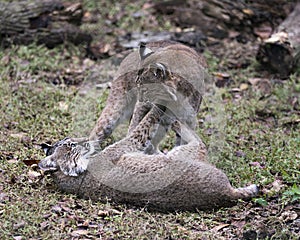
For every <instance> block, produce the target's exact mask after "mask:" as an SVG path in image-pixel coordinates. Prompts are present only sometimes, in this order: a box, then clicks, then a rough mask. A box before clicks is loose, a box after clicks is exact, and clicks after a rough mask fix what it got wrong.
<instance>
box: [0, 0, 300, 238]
mask: <svg viewBox="0 0 300 240" xmlns="http://www.w3.org/2000/svg"><path fill="white" fill-rule="evenodd" d="M107 4H109V3H107ZM140 4H142V3H140ZM138 6H140V5H138ZM90 8H91V9H93V6H92V5H91V6H90ZM127 8H129V9H127V10H126V11H127V12H126V14H125V15H124V16H123V17H122V18H121V19H120V20H118V21H119V23H118V24H119V25H120V26H121V27H122V28H123V27H124V28H126V27H127V26H128V25H131V24H132V22H131V20H130V17H129V16H130V13H133V12H136V11H137V6H134V5H133V4H131V5H128V6H127ZM113 11H115V12H113ZM128 12H129V13H128ZM105 14H107V15H109V14H110V15H111V16H114V15H115V14H116V9H110V8H109V9H107V13H105ZM132 26H133V25H132ZM205 55H206V57H207V58H208V60H209V65H210V66H211V68H210V70H211V71H217V70H218V64H219V62H218V59H216V58H214V57H213V56H212V55H211V54H210V53H209V52H206V53H205ZM84 60H85V58H84V55H83V53H82V51H80V47H79V48H78V47H74V46H72V45H68V44H66V45H63V46H60V47H57V48H55V49H51V50H49V49H47V48H45V47H43V46H37V45H35V44H32V45H29V46H12V47H10V48H9V49H5V50H3V49H2V50H0V110H1V115H0V224H1V227H0V237H1V239H72V238H74V239H95V238H98V239H100V238H103V239H132V238H135V239H256V238H258V239H298V234H299V222H297V220H296V218H297V216H299V199H300V193H299V173H300V172H299V166H300V152H299V149H300V131H299V117H300V116H299V111H300V110H299V103H300V98H299V95H300V77H299V74H295V75H292V76H291V77H290V79H288V80H286V81H280V82H279V83H277V82H274V83H272V91H271V94H269V95H264V94H263V93H260V92H258V91H257V90H256V89H255V88H254V87H253V86H251V85H249V87H248V88H247V89H245V90H242V91H239V92H234V91H232V89H233V88H238V87H239V86H240V84H241V83H245V82H247V79H249V78H250V77H254V76H259V73H257V71H256V68H255V63H254V64H253V65H251V66H249V67H248V68H246V69H241V70H239V71H237V70H234V69H233V70H228V73H229V74H230V76H233V81H232V82H233V83H232V85H231V86H229V87H226V88H223V89H221V90H220V91H221V96H222V99H221V101H222V102H223V103H224V105H223V106H224V110H225V113H226V114H225V115H222V114H221V115H220V114H219V112H218V109H217V108H216V106H215V105H214V103H213V102H212V101H210V99H206V101H205V104H204V105H203V106H202V111H201V112H200V114H199V122H200V123H201V124H200V128H199V135H201V136H202V138H203V139H204V140H205V142H206V143H207V144H208V145H209V146H211V147H219V146H218V145H217V144H218V142H214V141H215V140H216V139H217V138H214V137H213V136H214V135H213V134H211V133H214V132H215V130H218V128H217V126H216V124H215V123H214V122H210V121H209V119H212V116H213V114H217V117H221V120H222V121H223V122H224V123H225V124H224V134H223V135H222V139H221V141H222V147H220V148H219V149H220V152H219V153H218V154H217V157H218V158H217V159H216V160H215V164H216V165H217V166H218V167H219V168H221V169H223V170H224V172H225V173H226V174H227V175H228V177H229V179H230V181H231V182H232V184H233V185H234V186H236V187H240V186H243V185H246V184H249V183H257V184H259V185H260V190H261V193H260V195H259V196H258V197H257V198H255V199H253V200H252V201H249V202H243V201H241V202H239V203H238V205H237V206H234V207H232V208H227V209H220V210H216V211H210V212H203V211H196V212H176V213H168V214H163V213H158V212H148V211H147V209H142V208H134V207H132V206H126V205H117V204H115V203H111V202H109V201H103V202H92V201H89V200H83V199H79V198H77V197H76V196H74V195H68V194H64V193H61V192H59V191H57V190H56V189H55V188H54V187H53V182H52V180H51V178H49V177H47V176H41V175H39V172H38V171H35V170H36V169H35V168H34V167H29V166H27V165H26V164H24V161H33V162H35V161H37V160H40V159H41V158H43V157H44V154H43V152H42V150H41V149H40V147H39V144H40V143H42V142H45V141H51V142H54V141H57V140H59V139H62V138H64V137H65V136H68V135H74V134H75V133H76V132H77V133H78V129H80V130H81V131H82V132H88V131H89V129H90V128H91V127H92V124H93V123H94V122H95V120H96V116H97V115H98V114H99V112H100V111H101V110H102V109H103V107H104V104H105V100H106V97H107V91H104V92H103V91H100V94H99V97H97V96H92V97H91V99H87V98H84V97H83V96H82V95H80V94H79V90H80V84H81V83H82V82H84V80H85V79H86V76H87V75H88V73H89V72H88V71H89V70H88V69H86V68H85V67H84ZM105 61H109V60H103V61H101V62H97V63H96V64H97V65H102V64H105ZM78 70H82V71H78ZM101 71H103V75H104V76H105V75H107V73H106V72H105V71H107V69H104V68H103V69H101ZM74 79H75V80H76V81H75V80H74ZM95 95H97V92H96V93H95ZM85 107H86V108H87V109H88V110H89V111H87V112H85V111H84V108H85ZM79 110H80V111H83V112H84V114H83V116H87V117H89V118H90V120H89V121H87V122H88V123H87V122H84V120H83V119H81V118H75V119H77V120H78V119H79V120H80V121H82V122H80V123H74V112H75V111H79ZM218 114H219V116H218ZM82 128H84V130H82ZM215 128H216V129H215ZM169 142H171V140H170V139H168V140H167V141H166V143H165V147H168V146H169V145H168V144H169ZM297 224H298V225H297Z"/></svg>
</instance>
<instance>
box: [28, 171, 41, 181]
mask: <svg viewBox="0 0 300 240" xmlns="http://www.w3.org/2000/svg"><path fill="white" fill-rule="evenodd" d="M27 175H28V177H29V178H31V179H36V178H39V177H40V176H42V174H41V173H40V172H36V171H33V170H29V171H28V173H27Z"/></svg>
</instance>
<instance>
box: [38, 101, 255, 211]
mask: <svg viewBox="0 0 300 240" xmlns="http://www.w3.org/2000/svg"><path fill="white" fill-rule="evenodd" d="M163 114H164V112H163V111H162V110H161V109H160V108H159V107H153V108H152V109H151V110H150V111H149V112H148V113H147V114H146V116H145V117H144V118H143V119H142V121H141V122H140V123H139V124H138V125H137V127H136V128H134V129H133V130H132V132H130V133H129V134H128V136H127V137H125V138H124V139H122V140H120V141H118V142H116V143H114V144H112V145H110V146H108V147H107V148H105V149H104V150H103V151H101V152H99V153H97V154H95V155H90V154H89V149H86V148H85V147H83V146H80V145H79V144H77V143H76V142H72V140H71V139H65V140H63V141H61V142H60V143H59V144H57V146H56V148H55V149H54V150H53V153H52V154H51V155H49V156H47V157H46V158H45V159H43V160H41V162H40V163H39V166H40V168H42V169H45V170H53V171H54V172H53V175H54V178H55V181H56V183H57V184H58V186H59V188H60V189H61V190H63V191H66V192H68V193H74V194H78V195H79V196H81V197H85V198H91V199H94V200H101V199H102V200H105V199H107V198H109V199H111V200H113V201H115V202H121V203H130V204H135V205H137V206H145V205H148V206H149V208H154V209H157V210H162V211H172V210H179V209H181V210H195V209H212V208H217V207H221V206H229V205H232V204H233V203H234V202H236V201H237V200H238V199H248V198H251V197H253V196H255V195H256V194H257V187H256V185H250V186H248V187H245V188H237V189H235V188H233V187H232V186H231V185H230V183H229V180H228V178H227V176H226V175H225V174H224V173H223V172H222V171H221V170H219V169H217V168H216V167H214V166H213V165H211V164H210V163H208V162H207V161H206V148H205V145H204V144H203V143H202V141H201V140H200V139H199V138H198V137H197V135H196V134H195V133H194V131H193V130H191V129H189V128H188V127H186V126H185V125H183V124H181V123H179V122H178V121H176V123H177V124H173V126H174V128H175V130H176V131H177V133H178V134H179V135H180V136H181V137H182V138H183V139H184V140H185V141H186V142H187V144H186V145H181V146H177V147H175V148H174V149H172V150H171V151H170V152H169V153H168V154H166V155H165V154H162V153H159V154H155V155H146V154H144V153H143V151H144V149H145V148H147V147H148V145H149V144H151V138H152V136H153V134H154V133H155V132H156V126H157V123H159V121H160V119H161V116H162V115H163Z"/></svg>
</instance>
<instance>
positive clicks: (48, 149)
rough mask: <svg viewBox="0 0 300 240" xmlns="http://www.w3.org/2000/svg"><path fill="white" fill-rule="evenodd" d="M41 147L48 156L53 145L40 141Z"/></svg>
mask: <svg viewBox="0 0 300 240" xmlns="http://www.w3.org/2000/svg"><path fill="white" fill-rule="evenodd" d="M40 146H41V148H42V149H43V150H44V152H45V154H46V156H49V155H51V154H52V153H53V151H52V148H53V146H52V145H50V144H48V143H42V144H40Z"/></svg>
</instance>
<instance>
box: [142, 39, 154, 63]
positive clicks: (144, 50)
mask: <svg viewBox="0 0 300 240" xmlns="http://www.w3.org/2000/svg"><path fill="white" fill-rule="evenodd" d="M153 53H154V52H153V51H152V50H151V49H150V48H147V47H146V43H144V42H141V43H140V46H139V54H140V58H141V60H142V61H143V60H144V59H145V58H146V57H148V56H150V55H151V54H153Z"/></svg>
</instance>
